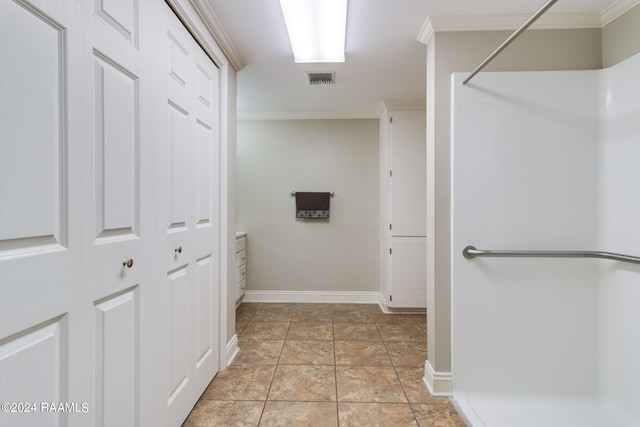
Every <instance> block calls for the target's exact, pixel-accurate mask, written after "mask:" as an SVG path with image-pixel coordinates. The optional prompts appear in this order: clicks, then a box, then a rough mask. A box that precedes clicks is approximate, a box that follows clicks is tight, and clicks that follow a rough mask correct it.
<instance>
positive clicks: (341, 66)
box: [206, 0, 620, 118]
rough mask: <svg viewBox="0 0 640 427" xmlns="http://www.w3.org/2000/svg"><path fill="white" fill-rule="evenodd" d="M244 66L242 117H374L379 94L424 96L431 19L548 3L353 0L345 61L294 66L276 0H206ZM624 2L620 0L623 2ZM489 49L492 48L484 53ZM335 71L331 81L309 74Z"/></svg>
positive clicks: (566, 4) (570, 8)
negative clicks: (422, 37)
mask: <svg viewBox="0 0 640 427" xmlns="http://www.w3.org/2000/svg"><path fill="white" fill-rule="evenodd" d="M206 1H207V2H208V3H209V4H210V5H211V9H212V10H213V12H214V13H215V15H216V17H217V18H218V20H219V22H220V24H221V26H222V28H223V29H224V31H225V32H226V34H227V36H228V37H229V39H230V40H231V43H232V44H233V46H234V47H235V50H236V51H237V52H238V54H239V56H240V58H241V60H242V61H243V62H244V64H245V67H244V68H243V69H242V70H240V71H239V73H238V113H239V116H240V117H243V116H244V117H265V118H266V117H273V118H292V117H298V118H303V117H314V118H315V117H353V118H357V117H376V116H377V110H378V108H379V105H380V101H381V100H382V99H403V98H424V96H425V90H426V89H425V85H426V84H425V80H426V77H425V76H426V48H425V46H424V45H423V44H421V43H420V42H419V41H418V40H417V35H418V33H419V32H420V29H421V28H422V25H423V24H424V22H425V20H426V18H427V17H429V16H432V17H433V16H449V15H485V14H487V15H488V14H512V13H526V14H532V13H533V12H535V11H536V10H538V8H539V7H540V6H541V5H542V4H543V3H544V0H483V1H478V0H349V5H348V11H347V36H346V49H345V50H346V52H345V53H346V61H345V62H344V63H337V64H296V63H294V61H293V53H292V52H291V45H290V44H289V39H288V36H287V30H286V27H285V24H284V20H283V18H282V12H281V10H280V4H279V0H232V1H230V0H206ZM618 1H620V0H618ZM612 3H615V1H613V0H559V1H558V3H556V4H555V5H554V6H553V7H552V8H551V10H550V13H552V12H556V13H557V12H601V11H602V10H604V9H605V8H606V7H608V6H610V5H611V4H612ZM488 53H490V52H487V54H488ZM308 71H312V72H317V71H335V80H336V83H335V84H334V85H314V86H310V85H309V84H308V83H307V77H306V72H308Z"/></svg>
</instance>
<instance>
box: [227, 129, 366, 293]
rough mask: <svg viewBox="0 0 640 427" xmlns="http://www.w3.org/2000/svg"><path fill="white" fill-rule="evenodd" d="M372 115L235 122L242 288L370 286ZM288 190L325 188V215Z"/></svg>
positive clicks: (355, 288) (350, 288) (344, 288)
mask: <svg viewBox="0 0 640 427" xmlns="http://www.w3.org/2000/svg"><path fill="white" fill-rule="evenodd" d="M378 143H379V130H378V120H240V121H239V122H238V154H237V167H238V180H237V219H238V225H237V227H238V228H237V229H238V230H239V231H246V232H247V233H248V235H247V268H248V271H247V289H248V290H278V291H366V292H378V291H379V280H378V268H377V265H378V246H379V238H378V220H379V215H378V203H379V195H378ZM291 191H333V192H335V197H334V198H333V199H331V215H330V219H329V220H328V221H327V220H303V219H296V218H295V198H294V197H291V195H290V192H291Z"/></svg>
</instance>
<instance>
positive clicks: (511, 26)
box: [423, 12, 601, 32]
mask: <svg viewBox="0 0 640 427" xmlns="http://www.w3.org/2000/svg"><path fill="white" fill-rule="evenodd" d="M528 18H530V15H529V14H522V13H505V14H497V15H450V16H431V17H428V18H427V20H428V21H430V24H431V27H432V28H433V31H435V32H440V31H498V30H515V29H517V28H518V27H520V26H521V25H522V23H523V22H525V21H526V20H527V19H528ZM425 27H428V25H427V24H426V23H425V25H423V28H425ZM600 27H601V22H600V13H598V12H583V13H547V14H545V15H543V16H541V17H540V19H538V20H537V21H536V22H535V23H534V24H533V25H532V26H531V27H530V28H531V29H532V30H535V29H537V30H552V29H576V28H600Z"/></svg>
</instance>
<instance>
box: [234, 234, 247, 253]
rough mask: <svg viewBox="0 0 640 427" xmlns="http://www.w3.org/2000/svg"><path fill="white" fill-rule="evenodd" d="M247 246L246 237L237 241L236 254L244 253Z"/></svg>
mask: <svg viewBox="0 0 640 427" xmlns="http://www.w3.org/2000/svg"><path fill="white" fill-rule="evenodd" d="M245 245H246V239H245V238H244V237H242V238H240V239H236V253H237V252H240V251H244V247H245Z"/></svg>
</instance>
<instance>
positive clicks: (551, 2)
mask: <svg viewBox="0 0 640 427" xmlns="http://www.w3.org/2000/svg"><path fill="white" fill-rule="evenodd" d="M557 1H558V0H549V1H548V2H546V3H545V4H544V5H543V6H542V7H541V8H540V9H538V11H537V12H536V13H534V14H533V15H531V18H529V19H527V20H526V21H525V22H524V23H523V24H522V25H521V26H520V28H518V29H517V30H515V31H514V32H513V34H511V35H510V36H509V38H508V39H506V40H505V41H504V42H502V44H501V45H500V46H498V48H497V49H496V50H494V51H493V53H492V54H491V55H489V56H488V57H487V59H485V60H484V61H483V62H482V64H480V65H478V66H477V67H476V69H475V70H473V71H472V72H471V74H470V75H469V77H467V78H466V79H465V80H464V81H463V82H462V84H463V85H466V84H467V83H469V80H471V79H472V78H473V77H474V76H475V75H476V74H478V73H479V72H480V71H482V69H483V68H484V67H486V66H487V64H488V63H489V62H491V61H493V59H494V58H495V57H496V56H498V55H499V54H500V52H502V51H503V50H504V49H505V48H506V47H507V46H509V45H510V44H511V42H512V41H514V40H515V39H516V38H518V36H519V35H520V34H522V33H523V32H524V31H525V30H526V29H527V28H529V27H530V26H531V24H533V23H534V22H536V21H537V20H538V18H540V17H541V16H542V15H543V14H544V13H545V12H546V11H547V10H549V8H550V7H551V6H553V5H554V4H555V3H556V2H557Z"/></svg>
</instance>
